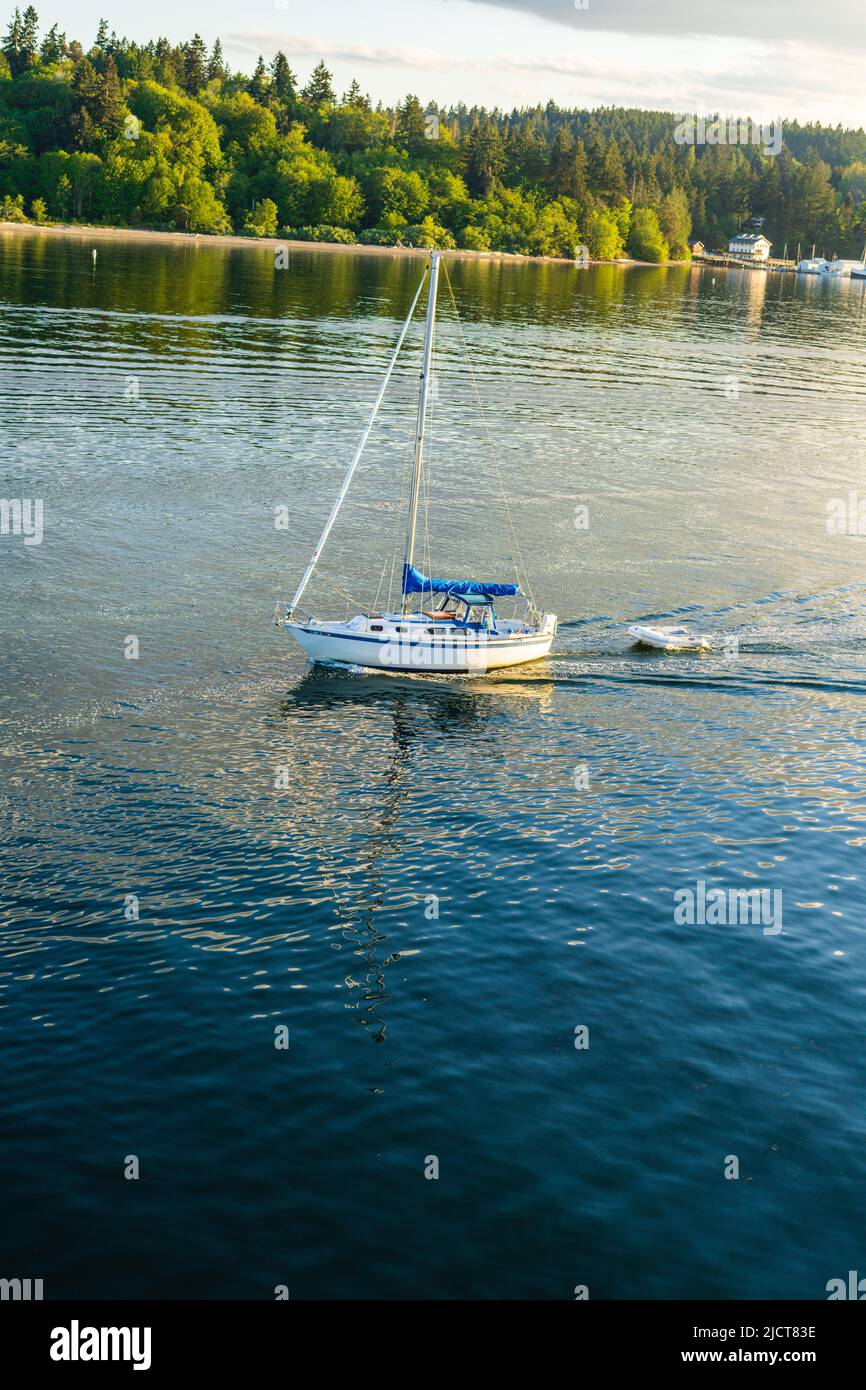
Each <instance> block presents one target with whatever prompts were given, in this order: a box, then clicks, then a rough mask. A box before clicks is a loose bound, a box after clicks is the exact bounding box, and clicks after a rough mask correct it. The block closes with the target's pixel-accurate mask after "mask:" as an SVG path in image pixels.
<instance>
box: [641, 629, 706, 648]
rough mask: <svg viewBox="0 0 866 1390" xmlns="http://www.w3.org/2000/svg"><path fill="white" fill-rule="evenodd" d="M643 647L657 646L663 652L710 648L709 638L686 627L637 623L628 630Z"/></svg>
mask: <svg viewBox="0 0 866 1390" xmlns="http://www.w3.org/2000/svg"><path fill="white" fill-rule="evenodd" d="M628 635H629V637H633V638H634V639H635V641H636V642H639V643H640V645H641V646H642V647H656V648H658V650H659V651H663V652H695V651H706V650H707V649H708V648H709V645H710V643H709V640H708V638H706V637H704V636H702V635H701V634H700V633H699V632H691V631H690V630H689V629H688V628H685V627H641V626H640V625H639V624H635V626H634V627H630V628H629V630H628Z"/></svg>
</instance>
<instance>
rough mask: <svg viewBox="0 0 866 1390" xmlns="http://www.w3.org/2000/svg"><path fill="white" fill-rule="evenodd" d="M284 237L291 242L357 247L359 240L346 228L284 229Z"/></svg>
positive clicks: (326, 226) (325, 226)
mask: <svg viewBox="0 0 866 1390" xmlns="http://www.w3.org/2000/svg"><path fill="white" fill-rule="evenodd" d="M283 235H284V236H285V237H287V238H288V239H289V240H290V241H332V242H334V243H336V245H338V246H356V245H357V244H358V238H357V237H356V236H355V234H354V233H353V232H349V231H347V230H346V228H345V227H332V226H329V225H328V224H327V223H325V224H324V225H322V226H320V227H284V228H283Z"/></svg>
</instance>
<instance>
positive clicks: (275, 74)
mask: <svg viewBox="0 0 866 1390" xmlns="http://www.w3.org/2000/svg"><path fill="white" fill-rule="evenodd" d="M271 77H272V78H273V83H274V95H275V96H276V97H277V99H278V100H279V101H281V102H283V103H284V104H285V105H286V106H290V107H294V105H295V103H296V101H297V95H298V83H297V78H296V77H295V74H294V73H293V72H292V69H291V68H290V67H289V61H288V59H287V57H286V55H285V53H283V52H279V53H277V54H275V56H274V60H273V62H272V63H271Z"/></svg>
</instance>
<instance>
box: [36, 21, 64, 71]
mask: <svg viewBox="0 0 866 1390" xmlns="http://www.w3.org/2000/svg"><path fill="white" fill-rule="evenodd" d="M65 49H66V35H65V34H61V33H60V31H59V30H58V27H57V25H56V24H52V26H51V28H50V29H49V30H48V33H47V34H46V35H45V38H44V39H43V40H42V45H41V47H40V49H39V61H40V62H41V63H46V64H48V63H56V62H58V60H59V59H60V58H62V57H63V54H64V51H65Z"/></svg>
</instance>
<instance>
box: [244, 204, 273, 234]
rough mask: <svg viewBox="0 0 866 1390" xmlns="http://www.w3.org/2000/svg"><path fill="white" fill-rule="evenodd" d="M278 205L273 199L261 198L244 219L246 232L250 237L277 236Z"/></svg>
mask: <svg viewBox="0 0 866 1390" xmlns="http://www.w3.org/2000/svg"><path fill="white" fill-rule="evenodd" d="M277 226H278V217H277V205H276V203H275V202H274V200H273V199H272V198H261V199H260V200H259V202H257V203H256V204H255V205H254V206H253V208H252V211H251V212H248V213H247V215H246V217H245V219H244V231H245V232H249V234H250V236H276V234H277Z"/></svg>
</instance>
